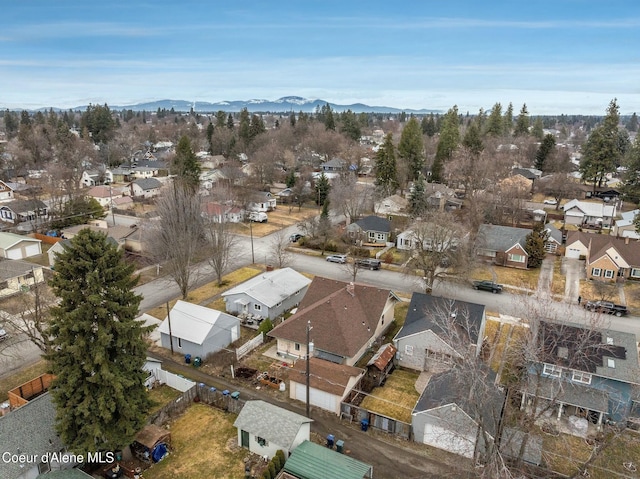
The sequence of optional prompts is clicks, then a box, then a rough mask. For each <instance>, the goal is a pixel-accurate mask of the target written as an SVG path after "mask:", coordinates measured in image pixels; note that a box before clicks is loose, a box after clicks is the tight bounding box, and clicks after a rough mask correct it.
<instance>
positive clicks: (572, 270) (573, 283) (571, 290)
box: [560, 257, 586, 304]
mask: <svg viewBox="0 0 640 479" xmlns="http://www.w3.org/2000/svg"><path fill="white" fill-rule="evenodd" d="M560 271H561V272H562V273H564V275H565V277H566V278H567V280H566V283H565V285H564V299H563V301H564V302H565V303H576V304H577V303H578V296H580V280H581V279H583V278H585V277H586V275H585V271H584V261H583V260H579V259H574V258H567V257H563V258H562V266H561V270H560Z"/></svg>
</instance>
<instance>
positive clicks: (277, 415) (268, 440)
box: [233, 400, 313, 458]
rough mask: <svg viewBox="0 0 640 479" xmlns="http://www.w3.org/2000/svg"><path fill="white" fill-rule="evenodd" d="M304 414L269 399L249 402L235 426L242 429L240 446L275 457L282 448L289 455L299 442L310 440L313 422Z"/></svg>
mask: <svg viewBox="0 0 640 479" xmlns="http://www.w3.org/2000/svg"><path fill="white" fill-rule="evenodd" d="M312 422H313V419H309V418H307V417H305V416H301V415H300V414H296V413H294V412H291V411H288V410H286V409H283V408H281V407H278V406H274V405H273V404H270V403H268V402H265V401H259V400H258V401H247V402H246V404H245V405H244V407H243V408H242V410H241V411H240V414H238V417H237V419H236V421H235V422H234V423H233V425H234V426H235V427H236V428H237V429H238V446H240V447H246V448H248V449H249V451H251V452H253V453H254V454H259V455H261V456H263V457H264V456H267V457H269V458H272V457H273V456H274V455H275V454H276V451H277V450H278V449H281V450H282V451H283V452H284V455H285V457H289V454H290V453H291V451H293V450H294V449H295V448H296V447H297V446H298V445H300V444H302V443H303V442H304V441H308V440H309V436H310V435H311V423H312Z"/></svg>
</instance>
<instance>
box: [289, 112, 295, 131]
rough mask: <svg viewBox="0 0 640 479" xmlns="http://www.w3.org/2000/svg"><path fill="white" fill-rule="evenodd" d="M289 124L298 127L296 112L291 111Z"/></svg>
mask: <svg viewBox="0 0 640 479" xmlns="http://www.w3.org/2000/svg"><path fill="white" fill-rule="evenodd" d="M289 124H290V125H291V128H295V127H296V114H295V113H294V112H291V115H289Z"/></svg>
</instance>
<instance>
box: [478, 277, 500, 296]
mask: <svg viewBox="0 0 640 479" xmlns="http://www.w3.org/2000/svg"><path fill="white" fill-rule="evenodd" d="M472 285H473V289H481V290H482V291H491V292H492V293H493V294H496V293H499V292H501V291H502V285H501V284H498V283H494V282H493V281H488V280H484V281H474V282H473V283H472Z"/></svg>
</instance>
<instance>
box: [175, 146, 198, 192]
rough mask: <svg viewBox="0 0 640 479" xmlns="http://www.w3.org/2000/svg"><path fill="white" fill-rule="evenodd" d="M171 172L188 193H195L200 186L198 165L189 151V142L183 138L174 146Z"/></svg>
mask: <svg viewBox="0 0 640 479" xmlns="http://www.w3.org/2000/svg"><path fill="white" fill-rule="evenodd" d="M173 170H174V173H175V174H176V175H177V177H178V178H177V179H178V180H179V181H181V182H182V183H183V184H184V185H185V186H186V187H187V188H188V189H189V190H190V191H192V192H195V191H197V189H198V186H199V185H200V163H198V158H197V157H196V154H195V153H194V152H193V150H192V149H191V140H189V137H188V136H183V137H182V138H180V141H178V146H176V157H175V159H174V160H173Z"/></svg>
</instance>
